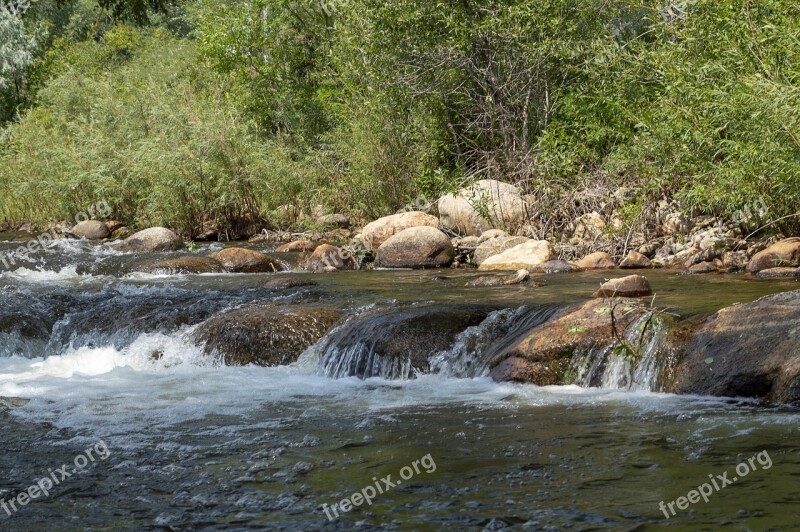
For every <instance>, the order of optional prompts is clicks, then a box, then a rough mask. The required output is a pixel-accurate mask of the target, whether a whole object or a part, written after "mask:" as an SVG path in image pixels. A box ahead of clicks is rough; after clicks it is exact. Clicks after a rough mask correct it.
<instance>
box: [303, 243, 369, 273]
mask: <svg viewBox="0 0 800 532" xmlns="http://www.w3.org/2000/svg"><path fill="white" fill-rule="evenodd" d="M305 268H306V269H307V270H309V271H312V272H314V273H322V272H325V273H327V272H336V271H342V270H356V269H358V264H357V263H356V259H355V257H353V255H352V254H351V253H350V252H349V251H347V250H346V249H342V248H340V247H336V246H332V245H330V244H322V245H320V246H317V249H315V250H314V253H312V254H311V255H310V256H309V257H308V259H306V262H305Z"/></svg>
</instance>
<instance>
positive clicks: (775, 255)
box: [747, 238, 800, 273]
mask: <svg viewBox="0 0 800 532" xmlns="http://www.w3.org/2000/svg"><path fill="white" fill-rule="evenodd" d="M798 265H800V238H787V239H786V240H781V241H780V242H777V243H775V244H772V245H771V246H769V247H768V248H767V249H765V250H764V251H760V252H758V253H756V254H755V255H754V256H753V258H752V259H750V263H749V264H748V265H747V271H748V272H750V273H758V272H760V271H761V270H767V269H769V268H776V267H784V266H798Z"/></svg>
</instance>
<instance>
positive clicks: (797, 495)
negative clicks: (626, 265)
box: [0, 235, 800, 530]
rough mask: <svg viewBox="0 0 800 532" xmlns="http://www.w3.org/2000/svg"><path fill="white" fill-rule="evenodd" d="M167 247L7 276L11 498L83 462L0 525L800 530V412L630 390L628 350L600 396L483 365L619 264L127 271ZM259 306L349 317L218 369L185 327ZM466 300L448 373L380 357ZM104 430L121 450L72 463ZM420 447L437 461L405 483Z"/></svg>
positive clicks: (711, 304) (4, 375)
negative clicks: (697, 496)
mask: <svg viewBox="0 0 800 532" xmlns="http://www.w3.org/2000/svg"><path fill="white" fill-rule="evenodd" d="M15 236H18V235H5V237H0V238H5V240H4V241H2V242H0V253H6V252H8V251H10V250H13V249H16V248H18V247H19V246H20V243H19V242H12V241H10V240H11V239H12V238H13V237H15ZM214 247H218V245H215V246H213V247H212V248H210V249H209V248H203V249H201V250H198V253H201V254H204V253H208V252H209V251H211V249H214ZM255 249H259V250H263V251H269V250H270V248H269V247H268V246H261V247H258V246H256V247H255ZM171 255H172V254H156V255H152V256H144V257H143V256H139V255H124V254H121V253H118V252H116V251H114V250H113V249H112V248H111V247H110V246H108V245H106V244H93V243H88V242H83V241H68V240H65V241H59V242H57V243H56V244H55V246H54V247H53V248H51V249H48V250H46V251H44V250H35V251H32V252H31V253H30V254H29V255H28V256H27V257H25V258H17V259H16V262H15V263H14V264H13V265H6V266H1V265H0V268H2V272H1V273H0V445H2V448H3V452H2V453H1V454H0V472H2V475H0V499H2V500H6V501H7V500H10V499H13V498H14V497H16V496H17V494H18V493H19V492H21V491H22V490H26V489H27V488H28V487H29V486H31V485H33V484H35V483H36V482H37V481H38V480H39V479H41V478H43V477H46V476H48V475H49V472H50V471H51V470H52V471H55V470H56V469H57V468H60V467H61V466H62V465H64V464H65V465H68V466H69V469H70V470H74V473H73V474H72V475H71V476H70V477H69V478H66V479H64V480H63V481H61V482H60V484H59V485H57V486H54V487H53V488H52V489H51V490H50V494H49V496H47V497H41V496H40V497H38V498H37V499H35V500H32V501H31V502H30V503H28V504H27V505H25V506H20V505H17V508H16V510H17V511H13V510H10V511H9V512H7V511H4V510H3V509H0V529H3V530H44V529H48V528H58V529H68V530H72V529H95V530H105V529H113V530H143V529H166V530H195V529H208V530H211V529H220V528H224V529H231V530H237V529H242V530H243V529H292V530H295V529H306V530H316V529H330V530H336V529H352V528H360V529H375V528H380V529H397V530H410V529H417V530H435V529H488V530H497V529H502V528H510V529H530V530H562V529H564V530H606V529H607V530H650V529H653V530H655V529H662V528H667V529H675V530H716V529H718V528H721V527H725V528H729V529H732V530H793V529H797V527H798V526H799V525H800V410H798V409H795V408H791V407H785V406H764V405H760V404H758V403H756V402H754V401H749V400H741V399H722V398H708V397H679V396H674V395H669V394H659V393H654V392H652V391H650V390H649V389H648V387H647V386H645V385H641V383H642V382H648V377H646V375H645V374H646V373H648V372H650V373H652V371H653V370H652V368H650V369H648V368H647V367H645V368H643V369H642V371H643V372H644V373H643V374H642V375H640V377H642V378H641V379H634V380H635V381H636V382H638V383H639V384H640V385H636V386H634V385H632V384H631V382H628V381H626V379H625V378H620V375H621V374H622V373H625V372H624V371H623V369H624V368H623V369H621V367H620V364H619V361H617V362H614V363H609V364H606V366H607V367H606V369H605V370H604V373H603V374H602V375H594V376H592V375H591V373H592V371H594V369H593V367H592V366H591V365H585V366H582V367H580V368H578V369H579V370H580V372H579V375H578V377H579V378H578V382H581V383H583V384H584V385H585V387H579V386H552V387H537V386H533V385H524V384H509V383H496V382H493V381H491V380H490V379H489V378H488V377H486V373H485V364H486V361H487V360H488V359H490V358H491V357H493V356H494V355H495V354H496V353H498V352H500V351H501V350H502V349H503V348H505V347H506V346H507V345H509V344H510V343H511V342H513V340H514V339H515V338H517V337H518V335H519V334H520V333H521V332H524V330H525V328H526V327H530V326H532V325H535V323H537V322H538V321H541V320H543V319H545V318H546V317H547V315H549V314H548V313H551V312H552V311H553V310H554V309H557V308H559V307H560V306H563V305H566V304H570V303H574V302H578V301H583V300H585V299H586V298H587V297H588V294H590V293H591V292H592V291H593V290H594V289H595V288H596V287H597V285H598V283H599V282H600V281H601V280H602V279H603V278H604V277H607V276H608V275H609V274H608V272H596V273H580V274H566V275H553V276H547V277H543V280H544V282H545V286H541V287H534V286H532V285H518V286H511V287H498V288H465V287H464V283H465V282H466V280H467V279H469V278H471V277H473V276H475V275H476V273H475V272H460V271H450V270H448V271H439V272H431V271H426V272H396V271H395V272H350V273H339V274H331V275H317V276H313V278H314V279H315V280H316V281H318V283H319V285H318V286H306V287H296V288H292V289H288V290H275V289H270V288H266V287H264V286H263V285H264V283H265V281H267V280H270V279H274V278H275V277H276V276H288V277H297V278H308V277H311V276H310V275H309V274H304V273H300V272H291V273H280V274H264V275H260V274H251V275H234V274H204V275H174V276H154V275H144V274H137V273H130V272H131V270H132V269H133V267H134V266H135V265H136V264H138V263H139V262H141V261H145V260H149V259H153V258H163V257H165V256H171ZM282 258H284V259H285V260H286V261H287V262H289V263H296V261H297V257H295V256H292V255H285V256H282ZM647 276H648V278H649V279H650V281H651V284H652V285H653V288H654V290H655V291H656V292H657V299H656V303H657V305H658V306H660V307H669V308H670V309H671V311H672V312H674V313H676V314H678V315H680V316H681V317H690V316H694V315H703V314H708V313H711V312H714V311H716V310H718V309H719V308H722V307H724V306H728V305H731V304H735V303H737V302H746V301H752V300H754V299H756V298H758V297H760V296H762V295H766V294H769V293H774V292H779V291H784V290H792V289H797V288H798V285H797V283H796V282H792V281H770V282H764V281H755V280H752V279H749V278H748V277H745V276H736V275H726V276H720V275H710V276H692V277H689V276H680V275H676V273H675V272H660V271H652V272H648V273H647ZM254 302H259V303H262V302H272V303H274V304H284V303H286V304H288V303H292V304H326V305H332V306H336V307H337V308H340V309H342V310H344V311H345V313H347V314H348V315H351V316H354V318H353V319H351V320H350V321H348V322H346V323H345V324H344V325H342V326H340V327H337V328H336V329H334V330H333V331H331V333H329V334H328V335H327V336H326V337H325V338H323V339H322V340H321V341H320V342H318V344H317V345H316V346H313V347H312V348H310V349H309V350H308V351H307V352H306V353H304V354H303V355H302V356H301V358H300V360H299V361H298V363H296V364H294V365H292V366H288V367H279V368H262V367H254V366H247V367H226V366H222V365H220V364H218V363H217V361H216V360H215V359H213V358H211V357H209V356H207V355H206V354H204V352H203V349H202V346H198V345H196V344H195V342H194V341H193V340H192V338H193V336H192V332H193V331H194V330H195V329H196V328H198V327H202V326H203V322H204V321H205V320H207V319H209V318H210V317H211V316H213V315H215V314H217V313H219V312H222V311H224V310H226V309H230V308H234V307H238V306H241V305H246V304H248V303H254ZM465 306H474V307H480V308H482V309H484V310H485V311H486V313H487V315H486V318H485V319H484V320H483V321H481V322H480V323H479V324H477V325H475V326H472V327H470V328H469V329H468V330H465V331H464V332H463V333H462V334H459V335H458V336H457V337H456V338H455V340H454V341H453V342H452V345H451V346H449V347H448V348H447V349H445V350H442V352H441V353H440V354H439V355H437V357H435V358H434V360H433V361H432V362H431V365H432V370H433V373H432V374H426V375H415V374H414V371H413V368H412V367H410V366H408V365H403V364H399V365H398V364H385V363H384V362H385V361H380V360H377V359H376V358H375V353H374V349H373V350H371V348H370V346H371V345H373V344H374V342H373V340H374V338H376V337H380V336H381V335H383V336H384V337H385V336H391V335H393V334H399V333H396V332H395V329H393V324H394V323H397V322H398V320H401V319H406V318H407V317H408V316H411V317H414V316H416V315H418V314H419V313H420V312H423V311H421V310H420V309H425V308H430V307H452V308H458V307H465ZM423 316H424V315H423ZM423 319H424V317H423ZM154 352H157V353H159V356H158V357H154V356H153V353H154ZM595 369H596V368H595ZM643 375H644V376H643ZM590 386H592V387H590ZM101 441H102V442H103V443H104V444H105V446H106V448H107V450H108V454H107V457H106V458H105V459H102V460H101V459H97V460H94V461H93V462H90V463H88V464H87V466H86V467H82V468H76V467H75V466H74V464H75V459H76V457H77V456H79V455H80V454H82V453H83V454H85V451H86V449H88V448H90V447H92V446H95V445H97V444H98V442H101ZM764 451H766V453H768V457H769V463H768V464H767V461H766V460H764V461H763V462H759V461H754V462H752V461H751V466H752V467H751V468H750V471H749V474H747V475H746V476H742V478H738V477H737V481H736V482H734V483H733V484H731V485H729V486H727V487H725V488H722V489H720V490H719V491H716V490H715V491H714V493H713V494H711V495H710V496H709V497H708V499H709V500H708V502H704V501H703V500H702V499H701V500H700V501H699V502H698V503H695V504H689V505H688V508H687V509H685V510H680V509H678V508H676V512H675V515H674V516H673V515H671V514H670V517H669V519H667V518H666V517H665V515H664V513H663V512H662V510H661V509H659V503H660V502H662V501H663V502H664V503H670V502H672V501H675V500H676V499H678V498H679V497H682V496H686V495H687V493H688V492H690V491H691V490H693V489H695V488H697V487H698V486H699V485H701V484H703V483H706V482H709V475H714V476H716V475H724V474H725V473H726V472H727V476H728V478H733V477H735V476H737V473H736V466H737V464H740V463H741V462H747V460H748V459H749V458H752V457H753V456H755V455H757V454H758V453H763V452H764ZM95 455H96V453H95ZM428 455H430V456H429V457H427V456H428ZM423 456H426V457H427V459H425V460H423V461H422V464H423V465H427V468H426V467H422V468H419V467H417V469H418V472H417V471H415V472H414V474H413V475H410V477H409V478H407V479H403V478H401V476H400V474H401V471H405V476H409V475H408V471H411V470H410V469H405V470H404V469H403V468H404V467H406V466H409V467H410V466H412V464H413V463H414V462H415V461H418V462H417V465H419V463H420V462H419V460H420V459H421V458H422V457H423ZM761 456H762V458H763V457H765V456H766V455H765V454H762V455H761ZM387 475H391V482H392V483H394V484H396V485H395V486H394V487H393V488H391V489H389V488H387V490H386V491H384V493H380V494H377V496H375V497H374V499H373V501H372V504H369V505H368V504H366V503H364V504H361V505H360V506H358V507H355V508H354V509H353V510H351V511H349V512H344V511H341V509H340V511H339V516H338V518H335V519H333V520H329V519H328V517H327V516H326V513H325V511H324V510H323V507H322V505H323V504H327V505H328V506H329V507H330V506H331V505H333V504H336V503H337V502H339V501H341V500H342V499H344V498H345V497H350V496H351V495H352V494H353V493H354V492H357V491H361V490H362V489H364V488H366V487H367V486H374V485H375V482H376V480H377V481H378V482H380V479H381V478H385V477H386V476H387ZM373 479H376V480H373ZM398 480H400V482H398ZM384 486H385V485H384ZM673 507H674V506H673ZM9 513H10V515H9ZM334 517H335V516H334Z"/></svg>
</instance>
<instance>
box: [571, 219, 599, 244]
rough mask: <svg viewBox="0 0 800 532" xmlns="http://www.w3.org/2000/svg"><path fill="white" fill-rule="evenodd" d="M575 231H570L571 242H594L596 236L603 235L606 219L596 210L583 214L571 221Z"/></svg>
mask: <svg viewBox="0 0 800 532" xmlns="http://www.w3.org/2000/svg"><path fill="white" fill-rule="evenodd" d="M573 225H575V231H574V232H573V233H572V239H571V240H570V241H571V242H572V243H573V244H581V243H587V242H594V241H595V240H597V239H598V237H601V236H604V235H605V231H606V221H605V219H603V217H602V216H601V215H600V213H597V212H590V213H588V214H584V215H583V216H581V217H580V218H578V219H577V220H575V221H574V222H573Z"/></svg>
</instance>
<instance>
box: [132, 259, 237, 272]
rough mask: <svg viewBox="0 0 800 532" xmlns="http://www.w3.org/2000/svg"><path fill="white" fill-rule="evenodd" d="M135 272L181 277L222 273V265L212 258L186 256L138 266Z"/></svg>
mask: <svg viewBox="0 0 800 532" xmlns="http://www.w3.org/2000/svg"><path fill="white" fill-rule="evenodd" d="M134 271H136V272H140V273H150V274H153V275H179V274H196V273H221V272H223V271H224V269H223V267H222V264H220V263H219V261H216V260H214V259H212V258H211V257H198V256H186V257H177V258H174V259H167V260H157V261H153V262H148V263H146V264H142V265H139V266H136V267H135V268H134Z"/></svg>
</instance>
